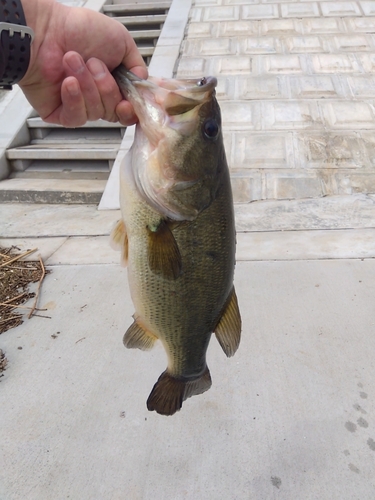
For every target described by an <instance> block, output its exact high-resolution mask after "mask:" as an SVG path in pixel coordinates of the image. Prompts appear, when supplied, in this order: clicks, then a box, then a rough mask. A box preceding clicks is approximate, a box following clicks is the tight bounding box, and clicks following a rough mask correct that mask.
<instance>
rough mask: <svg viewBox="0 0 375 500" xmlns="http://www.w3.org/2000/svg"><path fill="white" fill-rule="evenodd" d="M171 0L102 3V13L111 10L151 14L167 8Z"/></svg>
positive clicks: (110, 11)
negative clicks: (166, 0) (161, 0)
mask: <svg viewBox="0 0 375 500" xmlns="http://www.w3.org/2000/svg"><path fill="white" fill-rule="evenodd" d="M171 3H172V1H169V2H158V3H157V4H156V3H155V2H154V3H151V2H149V3H118V4H117V3H113V4H112V5H103V12H104V14H111V13H112V12H118V13H120V12H121V13H122V12H123V13H124V14H125V13H126V14H127V13H130V12H144V13H146V12H147V14H148V13H150V15H152V14H153V13H154V12H155V13H157V12H160V11H163V10H166V9H169V7H170V6H171Z"/></svg>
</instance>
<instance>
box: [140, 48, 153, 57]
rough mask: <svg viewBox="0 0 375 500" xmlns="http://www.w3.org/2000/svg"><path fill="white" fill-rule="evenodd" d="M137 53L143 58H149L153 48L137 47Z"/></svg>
mask: <svg viewBox="0 0 375 500" xmlns="http://www.w3.org/2000/svg"><path fill="white" fill-rule="evenodd" d="M138 51H139V53H140V54H141V56H143V57H151V56H152V54H153V53H154V52H155V47H154V46H152V47H151V46H150V47H138Z"/></svg>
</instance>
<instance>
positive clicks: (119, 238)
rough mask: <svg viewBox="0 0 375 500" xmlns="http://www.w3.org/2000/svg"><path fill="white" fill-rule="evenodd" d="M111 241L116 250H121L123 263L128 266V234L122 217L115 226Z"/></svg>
mask: <svg viewBox="0 0 375 500" xmlns="http://www.w3.org/2000/svg"><path fill="white" fill-rule="evenodd" d="M110 241H111V247H112V248H113V249H114V250H121V265H122V266H126V265H127V263H128V235H127V232H126V227H125V224H124V221H123V220H122V219H121V220H119V221H118V223H117V224H116V226H115V227H114V228H113V230H112V232H111V240H110Z"/></svg>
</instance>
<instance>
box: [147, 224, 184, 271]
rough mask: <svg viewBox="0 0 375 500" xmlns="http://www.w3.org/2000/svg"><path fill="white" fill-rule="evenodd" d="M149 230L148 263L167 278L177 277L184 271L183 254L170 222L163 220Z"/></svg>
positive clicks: (152, 268) (153, 269)
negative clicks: (169, 224)
mask: <svg viewBox="0 0 375 500" xmlns="http://www.w3.org/2000/svg"><path fill="white" fill-rule="evenodd" d="M147 231H148V263H149V266H150V269H151V270H152V271H154V272H155V273H156V274H162V275H163V276H164V277H165V278H168V279H176V278H178V277H179V276H180V274H181V271H182V262H181V254H180V250H179V248H178V245H177V242H176V240H175V237H174V236H173V233H172V231H171V230H170V228H169V226H168V223H167V222H166V221H165V220H162V221H161V222H160V224H159V225H158V226H157V227H156V228H155V229H154V228H150V227H147Z"/></svg>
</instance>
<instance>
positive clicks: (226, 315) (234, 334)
mask: <svg viewBox="0 0 375 500" xmlns="http://www.w3.org/2000/svg"><path fill="white" fill-rule="evenodd" d="M215 335H216V338H217V340H218V341H219V344H220V345H221V347H222V349H223V351H224V352H225V354H226V355H227V356H228V358H229V357H231V356H233V354H234V353H235V352H236V351H237V349H238V346H239V344H240V339H241V315H240V311H239V309H238V302H237V296H236V292H235V290H234V287H233V289H232V292H231V293H230V295H229V298H228V301H227V304H226V306H225V309H224V311H223V314H222V315H221V318H220V320H219V322H218V324H217V326H216V328H215Z"/></svg>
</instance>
